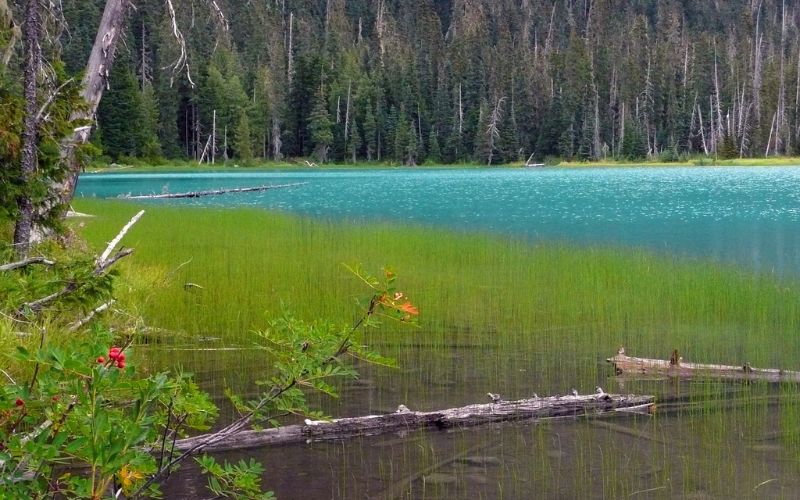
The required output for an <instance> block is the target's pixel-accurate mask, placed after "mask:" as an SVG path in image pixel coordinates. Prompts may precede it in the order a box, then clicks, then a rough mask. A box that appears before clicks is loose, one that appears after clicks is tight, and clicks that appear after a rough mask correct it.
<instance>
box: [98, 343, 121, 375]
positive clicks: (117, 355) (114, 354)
mask: <svg viewBox="0 0 800 500" xmlns="http://www.w3.org/2000/svg"><path fill="white" fill-rule="evenodd" d="M108 359H110V360H111V365H115V364H116V366H117V368H119V369H120V370H122V369H123V368H125V353H124V352H122V349H120V348H119V347H112V348H111V349H109V350H108ZM97 362H98V363H99V364H104V363H105V362H106V358H105V357H103V356H99V357H98V358H97Z"/></svg>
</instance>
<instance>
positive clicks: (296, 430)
mask: <svg viewBox="0 0 800 500" xmlns="http://www.w3.org/2000/svg"><path fill="white" fill-rule="evenodd" d="M654 399H655V398H653V396H637V395H621V394H606V393H604V392H599V393H598V394H591V395H587V396H572V395H570V396H550V397H544V398H539V397H534V398H530V399H520V400H517V401H502V400H499V401H497V402H492V403H488V404H474V405H469V406H463V407H460V408H450V409H447V410H440V411H431V412H421V411H411V410H409V409H408V408H406V407H405V406H403V405H400V407H399V408H398V410H397V411H396V412H394V413H389V414H386V415H367V416H363V417H351V418H340V419H334V420H330V421H325V420H317V421H312V420H306V422H305V424H304V425H287V426H284V427H278V428H274V429H264V430H248V431H241V432H238V433H236V434H232V435H224V436H221V435H218V434H213V433H212V434H204V435H201V436H196V437H191V438H186V439H181V440H179V441H177V442H176V446H175V448H176V449H177V450H180V451H185V450H189V449H192V448H195V447H197V448H198V450H199V449H204V450H206V451H212V450H213V451H223V450H233V449H243V448H256V447H261V446H269V445H278V444H289V443H303V442H309V441H318V440H319V441H322V440H334V439H344V438H350V437H355V436H365V435H376V434H381V433H385V432H392V431H399V430H411V429H419V428H426V427H433V428H436V429H447V428H451V427H467V426H474V425H480V424H487V423H492V422H505V421H515V420H523V419H544V418H554V417H591V416H597V415H600V414H603V413H608V412H614V411H619V410H624V409H625V408H630V407H641V406H642V405H648V404H650V405H651V404H653V402H654Z"/></svg>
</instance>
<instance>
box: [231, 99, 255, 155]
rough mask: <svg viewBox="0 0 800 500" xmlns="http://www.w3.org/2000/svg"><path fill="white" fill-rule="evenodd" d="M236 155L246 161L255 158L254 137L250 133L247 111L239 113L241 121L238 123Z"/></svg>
mask: <svg viewBox="0 0 800 500" xmlns="http://www.w3.org/2000/svg"><path fill="white" fill-rule="evenodd" d="M235 148H236V156H237V157H238V158H240V159H242V160H244V161H249V160H252V159H253V139H252V137H251V133H250V119H249V118H248V116H247V111H246V110H245V111H242V112H241V113H240V114H239V123H238V124H237V125H236V143H235Z"/></svg>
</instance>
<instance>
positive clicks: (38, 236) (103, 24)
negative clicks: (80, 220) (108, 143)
mask: <svg viewBox="0 0 800 500" xmlns="http://www.w3.org/2000/svg"><path fill="white" fill-rule="evenodd" d="M131 5H133V3H132V1H131V0H107V1H106V6H105V10H104V11H103V17H102V18H101V20H100V25H99V27H98V29H97V36H96V37H95V41H94V45H93V46H92V51H91V53H90V55H89V60H88V62H87V64H86V72H85V74H84V77H83V83H82V87H83V91H82V92H81V97H83V99H84V100H85V101H86V106H85V107H82V108H80V109H77V110H75V111H73V112H72V115H71V116H70V118H71V121H72V122H74V123H78V124H79V125H78V126H77V127H76V128H75V129H74V130H73V132H72V134H70V135H69V136H68V137H67V138H65V139H64V140H63V141H62V143H61V158H62V161H63V162H64V163H65V168H66V174H65V176H64V179H63V180H62V181H53V182H51V184H50V186H49V194H48V199H47V200H46V201H45V203H44V204H43V205H42V206H41V207H38V208H37V212H38V213H37V214H35V217H34V223H35V224H34V226H33V227H32V229H31V231H30V233H28V238H27V241H28V242H29V243H30V242H38V241H41V240H43V239H44V238H45V237H47V236H48V235H49V234H50V230H49V229H48V228H46V227H44V226H42V225H41V224H40V223H39V222H38V220H44V219H45V218H46V217H47V216H52V215H59V212H63V211H64V208H65V207H66V206H68V205H69V203H70V201H71V200H72V197H73V195H74V194H75V187H76V185H77V183H78V174H79V172H80V169H81V165H80V162H78V159H77V158H76V155H75V153H76V150H77V148H78V147H79V146H81V145H83V144H85V143H86V142H88V140H89V135H90V133H91V131H92V125H93V124H94V120H95V113H96V112H97V107H98V105H99V104H100V99H101V98H102V97H103V91H104V90H105V89H106V87H107V81H108V75H109V72H110V70H111V65H112V64H113V62H114V53H115V50H116V47H117V42H118V41H119V38H120V36H121V35H122V32H123V30H124V24H125V19H126V13H127V10H128V7H129V6H131ZM34 113H35V111H34Z"/></svg>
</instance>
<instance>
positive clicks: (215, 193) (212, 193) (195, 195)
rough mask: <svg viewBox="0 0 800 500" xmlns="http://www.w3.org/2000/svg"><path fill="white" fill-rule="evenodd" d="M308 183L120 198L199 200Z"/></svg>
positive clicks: (299, 184) (124, 197)
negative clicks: (200, 198)
mask: <svg viewBox="0 0 800 500" xmlns="http://www.w3.org/2000/svg"><path fill="white" fill-rule="evenodd" d="M303 184H307V183H306V182H295V183H292V184H273V185H268V186H255V187H245V188H231V189H213V190H210V191H190V192H188V193H163V194H142V195H136V196H131V195H123V196H120V198H123V199H126V200H162V199H168V198H199V197H201V196H218V195H221V194H228V193H252V192H255V191H267V190H270V189H281V188H289V187H295V186H302V185H303Z"/></svg>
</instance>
